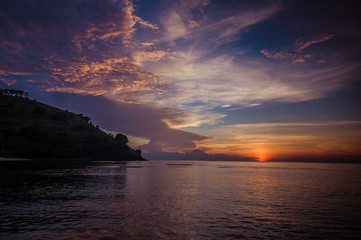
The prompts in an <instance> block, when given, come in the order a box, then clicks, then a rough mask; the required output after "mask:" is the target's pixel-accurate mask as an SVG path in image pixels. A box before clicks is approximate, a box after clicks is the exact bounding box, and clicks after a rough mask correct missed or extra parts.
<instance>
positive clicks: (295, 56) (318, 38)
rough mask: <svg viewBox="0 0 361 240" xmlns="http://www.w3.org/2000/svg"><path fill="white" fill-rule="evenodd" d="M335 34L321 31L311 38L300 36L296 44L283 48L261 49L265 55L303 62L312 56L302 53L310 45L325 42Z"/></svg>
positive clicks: (277, 58)
mask: <svg viewBox="0 0 361 240" xmlns="http://www.w3.org/2000/svg"><path fill="white" fill-rule="evenodd" d="M333 36H334V35H333V34H328V33H320V34H316V35H314V36H313V37H311V38H310V39H309V40H304V38H298V39H297V40H296V41H295V43H294V44H292V45H290V46H286V47H284V48H282V49H281V50H274V51H269V50H267V49H262V50H260V53H262V54H263V55H264V56H265V57H267V58H271V59H276V60H283V59H292V61H293V62H294V63H303V62H305V61H306V59H307V58H310V57H311V55H310V54H302V52H303V51H304V50H305V49H306V48H307V47H309V46H311V45H313V44H316V43H321V42H325V41H327V40H330V39H331V38H332V37H333Z"/></svg>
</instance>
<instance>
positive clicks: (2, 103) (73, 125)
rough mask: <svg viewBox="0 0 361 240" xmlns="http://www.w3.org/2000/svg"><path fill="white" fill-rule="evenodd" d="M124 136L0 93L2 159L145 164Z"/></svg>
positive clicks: (21, 95)
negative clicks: (134, 162)
mask: <svg viewBox="0 0 361 240" xmlns="http://www.w3.org/2000/svg"><path fill="white" fill-rule="evenodd" d="M127 143H128V138H127V137H126V136H125V135H123V134H117V135H116V136H115V137H113V136H112V135H111V134H107V133H105V132H103V131H102V130H100V129H99V127H98V126H94V125H93V124H92V123H91V119H90V118H89V117H86V116H83V115H82V114H75V113H72V112H69V111H67V110H61V109H58V108H55V107H52V106H49V105H46V104H43V103H39V102H37V101H36V100H31V99H29V98H28V95H27V93H26V92H24V91H21V90H13V89H0V157H9V158H10V157H12V158H14V157H16V158H31V159H102V160H119V161H132V160H144V158H143V157H142V156H141V151H140V150H133V149H132V148H130V147H129V146H128V145H127Z"/></svg>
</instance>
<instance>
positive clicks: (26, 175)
mask: <svg viewBox="0 0 361 240" xmlns="http://www.w3.org/2000/svg"><path fill="white" fill-rule="evenodd" d="M360 204H361V164H328V163H267V162H257V163H251V162H211V161H209V162H207V161H199V162H196V161H148V162H129V163H127V164H120V163H119V162H105V161H104V162H102V161H99V162H93V163H88V164H84V163H79V164H71V165H70V164H56V163H51V164H39V163H38V164H34V163H33V162H30V161H24V162H22V161H16V162H4V161H2V162H0V239H102V240H111V239H182V240H184V239H361V210H360V209H361V208H360Z"/></svg>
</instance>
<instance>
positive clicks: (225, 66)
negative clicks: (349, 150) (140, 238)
mask: <svg viewBox="0 0 361 240" xmlns="http://www.w3.org/2000/svg"><path fill="white" fill-rule="evenodd" d="M321 5H322V6H321ZM330 5H332V4H330ZM299 7H301V8H302V10H303V11H307V12H313V11H315V12H317V13H318V12H319V11H320V10H324V11H325V14H326V13H327V16H338V17H337V19H335V20H332V19H331V17H327V24H315V23H320V22H323V18H322V19H321V18H320V15H319V14H314V15H312V14H309V15H307V18H306V17H305V16H303V11H300V10H299ZM315 7H318V8H315ZM290 9H291V10H292V11H291V12H288V11H290ZM344 10H345V9H344ZM343 12H344V13H343ZM353 12H354V10H353V9H351V10H348V11H342V12H340V11H338V9H337V8H336V7H332V6H331V7H330V6H329V5H327V7H326V6H325V5H324V4H316V3H312V4H311V3H307V4H306V6H303V5H302V4H301V3H298V2H297V1H295V2H292V3H287V4H286V3H285V2H284V1H277V0H276V1H273V0H272V1H268V0H264V1H256V2H252V1H208V0H177V1H152V3H149V2H147V1H131V0H104V1H101V2H99V1H91V0H84V1H63V0H53V1H21V0H13V1H2V2H1V3H0V36H1V37H0V85H1V86H6V87H14V88H24V89H25V88H26V89H28V90H29V89H30V90H32V91H33V92H34V93H35V95H37V94H39V90H40V91H41V92H42V93H43V94H44V95H41V94H39V96H37V98H39V99H42V98H41V96H43V97H44V96H55V95H53V94H55V93H59V92H62V93H64V94H65V93H67V94H69V93H71V94H69V95H64V96H67V97H69V96H71V97H70V98H71V99H73V100H74V101H73V102H69V101H67V100H64V98H65V97H61V98H59V99H58V100H59V101H62V102H64V107H66V108H68V109H70V106H71V105H73V106H74V107H73V108H74V109H73V110H74V111H77V112H83V113H84V114H86V115H89V116H90V117H92V119H93V120H94V121H96V122H97V124H99V125H100V127H102V128H105V129H107V130H112V131H120V132H124V133H126V134H130V135H132V136H135V137H141V138H143V139H147V141H148V142H147V144H143V146H142V148H143V149H144V151H148V152H149V153H150V154H151V152H153V153H155V152H156V153H157V154H158V155H159V154H160V153H161V152H164V151H168V152H172V154H181V155H182V156H183V157H191V155H192V154H193V153H192V154H191V152H192V151H193V150H195V149H197V148H199V147H200V146H201V145H202V146H204V148H201V149H202V150H204V151H205V154H210V153H213V154H215V153H219V151H215V149H222V151H224V152H227V153H232V154H235V153H237V154H239V155H242V156H243V155H244V154H243V153H242V151H251V150H250V148H249V147H248V146H247V144H246V142H244V147H243V148H242V147H239V146H240V145H239V143H234V145H232V143H233V140H232V139H230V138H227V139H225V140H224V141H221V140H220V139H222V136H219V134H218V132H217V131H213V132H212V131H210V134H208V133H206V132H204V133H203V134H201V135H200V134H197V133H191V132H187V131H185V129H187V130H192V131H195V132H199V133H200V132H202V131H201V130H200V129H202V128H203V127H212V126H225V125H226V124H227V123H226V118H227V117H230V115H232V114H235V113H236V112H237V111H238V110H237V109H240V108H242V109H245V108H246V109H247V108H248V109H249V108H251V107H254V106H259V107H260V108H262V106H263V105H264V104H272V103H275V102H278V103H286V104H292V103H293V104H296V103H299V102H304V101H310V100H315V99H320V98H327V97H328V95H329V94H330V93H333V92H335V91H341V90H342V89H343V88H345V87H347V86H349V85H351V84H353V85H354V86H355V85H357V82H358V80H359V76H360V75H359V69H360V61H359V57H358V56H359V51H360V49H361V47H360V43H359V36H360V31H359V29H360V28H359V27H358V25H357V24H355V23H353V21H354V18H353V17H349V16H353V15H350V13H353ZM300 13H302V14H301V15H300ZM336 13H337V14H336ZM334 14H336V15H334ZM320 19H321V20H320ZM306 20H307V21H306ZM341 20H342V21H341ZM288 21H290V22H288ZM346 24H347V27H345V26H346ZM293 28H294V29H293ZM300 33H302V36H309V37H301V38H300V35H299V34H300ZM315 33H320V34H315ZM295 39H296V41H295V42H294V43H293V44H290V45H287V44H288V43H291V42H292V41H294V40H295ZM285 45H287V46H285ZM282 46H285V47H282ZM269 49H276V50H269ZM277 49H278V50H277ZM274 60H283V61H274ZM295 63H297V64H295ZM299 63H302V64H299ZM76 95H82V97H81V96H78V97H79V98H77V97H76ZM43 99H44V101H45V102H49V101H50V102H49V103H54V104H58V105H59V103H58V102H57V101H53V102H51V101H52V98H49V99H48V98H45V97H44V98H43ZM85 100H86V101H90V102H91V104H90V105H89V106H88V105H87V104H85V102H86V101H85ZM76 101H79V103H78V102H76ZM97 101H99V103H97ZM60 105H61V104H60ZM108 105H109V106H108ZM90 106H91V107H90ZM94 106H95V107H94ZM93 107H94V109H93ZM346 108H347V107H346ZM245 118H246V116H245ZM310 118H311V117H310ZM239 122H241V121H239ZM239 122H238V123H239ZM232 125H233V124H232ZM277 129H278V128H277ZM263 130H264V129H263ZM213 134H214V135H213ZM232 136H233V135H232ZM234 137H235V136H234ZM344 137H345V136H344ZM260 138H261V137H260ZM305 139H306V138H305ZM142 141H143V140H142ZM251 142H252V141H251ZM143 143H144V141H143ZM215 143H217V144H219V145H218V146H217V145H216V144H215ZM253 143H254V142H253ZM212 144H213V145H212ZM254 144H255V146H256V145H257V143H254ZM205 146H207V147H205ZM270 147H271V146H270ZM242 149H243V150H242ZM260 151H261V150H260ZM262 151H266V150H262ZM196 153H197V152H196ZM198 153H199V152H198ZM257 155H258V156H259V155H260V153H257ZM159 156H160V155H159ZM174 156H175V155H174ZM179 156H180V155H179ZM208 157H211V156H210V155H209V156H208Z"/></svg>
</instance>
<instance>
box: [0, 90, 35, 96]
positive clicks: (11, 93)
mask: <svg viewBox="0 0 361 240" xmlns="http://www.w3.org/2000/svg"><path fill="white" fill-rule="evenodd" d="M0 95H6V96H16V97H24V98H27V97H28V96H29V94H28V92H27V91H23V90H15V89H0Z"/></svg>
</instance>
